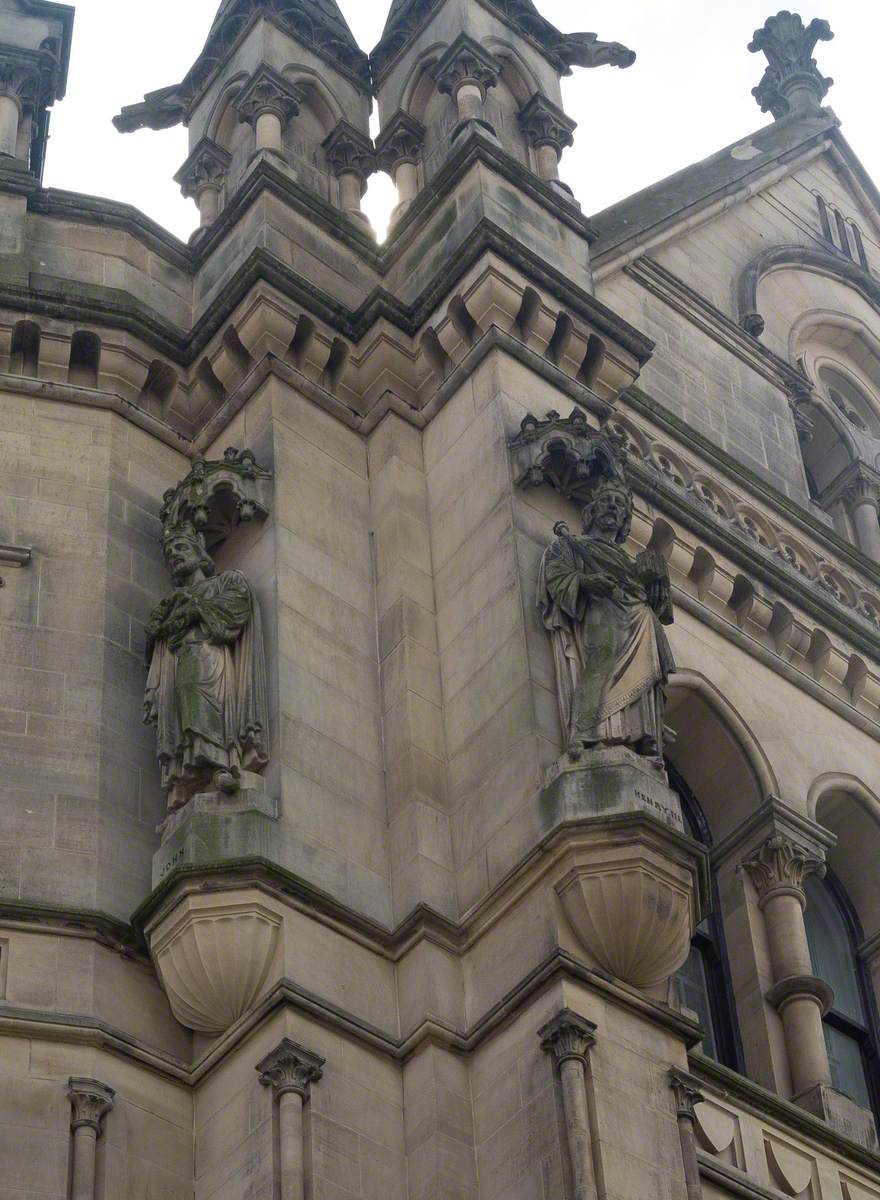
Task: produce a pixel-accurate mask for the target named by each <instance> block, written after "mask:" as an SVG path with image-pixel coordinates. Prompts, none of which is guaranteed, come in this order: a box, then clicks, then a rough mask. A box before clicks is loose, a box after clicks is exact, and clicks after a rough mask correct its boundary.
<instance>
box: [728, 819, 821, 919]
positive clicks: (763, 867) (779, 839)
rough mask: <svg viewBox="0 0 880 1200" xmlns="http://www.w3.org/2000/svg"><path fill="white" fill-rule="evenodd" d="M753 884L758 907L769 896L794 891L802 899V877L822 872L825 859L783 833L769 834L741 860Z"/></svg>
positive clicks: (762, 904)
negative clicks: (770, 835)
mask: <svg viewBox="0 0 880 1200" xmlns="http://www.w3.org/2000/svg"><path fill="white" fill-rule="evenodd" d="M742 869H743V870H744V871H746V872H747V873H748V876H749V878H750V879H751V881H752V883H753V884H754V885H755V889H756V890H757V893H758V899H759V902H760V905H761V907H762V908H763V907H764V905H765V904H766V903H767V901H768V900H770V899H771V898H772V897H773V896H778V895H789V896H791V895H794V896H796V897H797V898H798V899H799V900H800V901H801V902H802V903H803V901H804V886H803V885H804V880H805V879H806V878H807V876H808V875H818V876H819V877H820V878H821V877H822V876H823V875H824V874H825V861H824V859H823V858H821V857H820V856H819V855H818V854H813V853H812V852H811V851H810V850H808V849H807V848H806V847H804V846H801V845H799V844H798V843H797V842H793V841H792V840H791V839H790V838H787V837H785V836H784V835H783V834H778V833H777V834H773V836H772V837H768V838H767V839H766V840H765V841H763V842H762V843H761V845H760V846H758V848H757V849H756V850H754V851H753V852H752V853H751V854H750V855H749V857H748V858H747V859H745V861H744V862H743V863H742Z"/></svg>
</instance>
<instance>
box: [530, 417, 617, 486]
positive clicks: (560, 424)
mask: <svg viewBox="0 0 880 1200" xmlns="http://www.w3.org/2000/svg"><path fill="white" fill-rule="evenodd" d="M509 447H510V449H511V450H512V451H513V454H514V460H515V467H514V470H515V482H516V486H517V487H521V488H532V487H541V486H542V485H543V484H548V485H549V486H550V487H552V488H553V490H554V491H556V492H559V494H560V495H561V496H563V497H564V498H565V499H566V500H573V501H575V502H576V503H579V504H586V503H587V502H588V501H589V499H590V497H591V495H592V493H593V490H594V488H595V486H596V484H597V483H598V481H599V480H600V479H612V480H615V481H616V482H618V483H622V484H624V485H625V484H626V477H625V473H624V463H625V461H626V448H625V446H624V444H623V441H622V439H620V438H617V437H615V435H614V434H613V433H607V432H605V431H604V430H599V429H594V428H592V427H591V426H590V424H589V422H588V421H587V418H586V416H585V414H584V413H583V412H582V411H581V410H580V409H579V408H576V409H574V411H573V412H572V413H571V415H570V416H568V417H561V416H560V415H559V413H558V412H549V413H548V414H547V416H546V417H545V418H544V420H539V419H538V418H537V417H534V416H532V415H531V413H530V414H529V415H528V416H527V417H525V418H524V420H523V422H522V424H521V426H520V432H519V433H518V434H517V435H516V436H515V437H514V438H512V439H511V440H510V442H509Z"/></svg>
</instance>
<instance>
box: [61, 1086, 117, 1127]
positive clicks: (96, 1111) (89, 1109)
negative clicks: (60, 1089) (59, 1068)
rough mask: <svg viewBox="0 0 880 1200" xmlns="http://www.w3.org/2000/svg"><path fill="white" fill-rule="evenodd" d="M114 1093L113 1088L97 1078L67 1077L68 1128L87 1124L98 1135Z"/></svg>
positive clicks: (111, 1105) (111, 1103) (110, 1106)
mask: <svg viewBox="0 0 880 1200" xmlns="http://www.w3.org/2000/svg"><path fill="white" fill-rule="evenodd" d="M115 1095H116V1093H115V1092H114V1090H113V1088H111V1087H108V1086H107V1085H106V1084H105V1083H99V1082H98V1081H97V1079H69V1080H68V1081H67V1098H68V1099H69V1101H70V1108H71V1116H70V1128H71V1129H79V1128H81V1127H82V1126H84V1125H87V1126H88V1127H89V1128H90V1129H94V1131H95V1133H96V1135H97V1136H98V1137H100V1136H101V1134H102V1132H103V1129H104V1118H105V1117H106V1116H107V1113H108V1112H109V1111H110V1109H111V1108H112V1107H113V1098H114V1096H115Z"/></svg>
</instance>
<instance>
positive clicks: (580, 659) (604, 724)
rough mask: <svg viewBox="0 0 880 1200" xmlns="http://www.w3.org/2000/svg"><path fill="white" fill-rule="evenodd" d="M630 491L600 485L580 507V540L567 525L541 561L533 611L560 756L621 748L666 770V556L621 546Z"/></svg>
mask: <svg viewBox="0 0 880 1200" xmlns="http://www.w3.org/2000/svg"><path fill="white" fill-rule="evenodd" d="M631 522H632V494H631V493H630V491H629V490H628V488H627V487H626V486H625V485H624V484H623V483H621V482H618V481H616V480H608V479H606V480H603V481H602V482H600V484H599V485H598V486H597V488H596V490H595V491H594V492H593V495H592V497H591V499H590V502H589V503H588V504H587V506H586V507H585V508H584V510H583V534H582V536H580V537H574V536H572V535H571V534H570V532H569V531H568V529H567V527H566V526H565V525H564V524H560V525H557V526H556V529H555V532H556V533H557V535H558V536H557V538H556V540H555V541H554V542H552V543H551V545H550V546H549V547H548V548H547V550H546V552H545V554H544V557H543V560H542V562H541V569H540V577H539V582H538V607H539V608H540V610H541V614H542V616H543V619H544V625H545V626H546V628H547V630H548V631H549V633H550V636H551V638H552V641H553V654H554V658H555V662H556V679H557V692H558V697H559V710H560V717H561V720H562V728H563V735H564V737H565V739H566V749H567V751H568V754H569V755H570V756H571V757H572V758H573V759H579V758H580V757H581V756H582V755H583V753H584V751H586V750H589V749H591V748H594V747H597V746H615V745H619V746H627V747H629V748H630V749H631V750H633V751H634V752H635V753H636V754H640V755H645V756H647V757H648V758H650V759H652V760H653V763H654V765H656V766H658V767H660V766H662V760H663V743H664V732H665V730H664V725H663V713H664V708H665V691H664V689H665V686H666V682H667V679H668V677H669V675H670V674H671V673H672V672H673V671H674V670H675V664H674V662H673V658H672V652H671V650H670V648H669V643H668V641H667V639H666V634H665V632H664V630H663V625H664V624H667V625H668V624H670V623H671V622H672V602H671V596H670V585H669V575H668V572H667V569H666V564H665V562H664V560H663V559H662V557H661V556H660V555H658V554H655V553H653V552H651V551H644V552H643V553H642V554H640V555H638V557H636V558H633V557H632V556H631V555H630V554H628V553H627V552H626V550H624V549H623V546H622V543H623V542H625V541H626V539H627V537H628V535H629V529H630V525H631Z"/></svg>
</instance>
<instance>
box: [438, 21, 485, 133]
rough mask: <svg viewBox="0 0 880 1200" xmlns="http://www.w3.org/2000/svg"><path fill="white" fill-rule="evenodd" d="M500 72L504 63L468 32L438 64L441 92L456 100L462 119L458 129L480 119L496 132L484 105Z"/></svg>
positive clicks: (460, 37) (456, 40)
mask: <svg viewBox="0 0 880 1200" xmlns="http://www.w3.org/2000/svg"><path fill="white" fill-rule="evenodd" d="M500 74H501V65H500V63H499V62H498V60H497V59H496V58H495V57H494V56H493V55H491V54H490V53H489V52H488V50H484V49H483V47H482V46H481V45H480V43H479V42H475V41H474V39H473V38H471V37H468V35H467V34H466V33H463V34H461V35H460V36H459V37H457V38H456V39H455V41H454V42H453V43H452V45H451V46H450V47H449V49H448V50H447V51H446V53H445V54H444V55H443V57H442V58H441V59H440V61H439V63H438V64H437V66H436V68H435V74H434V78H435V79H436V80H437V86H438V88H439V89H440V91H441V92H443V93H444V94H447V95H450V96H451V97H452V99H453V100H454V101H455V104H456V107H457V109H458V122H459V123H458V126H457V127H456V132H457V130H458V129H460V128H461V126H462V125H463V124H465V123H466V122H468V121H478V122H480V124H482V125H484V126H485V127H486V128H487V129H489V130H490V131H491V132H492V133H494V132H495V131H494V130H493V129H492V126H491V125H490V124H489V122H488V121H486V119H485V116H484V114H483V105H484V104H485V103H486V96H487V94H488V91H489V88H492V87H495V85H496V84H497V83H498V79H499V76H500ZM453 136H454V134H453Z"/></svg>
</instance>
